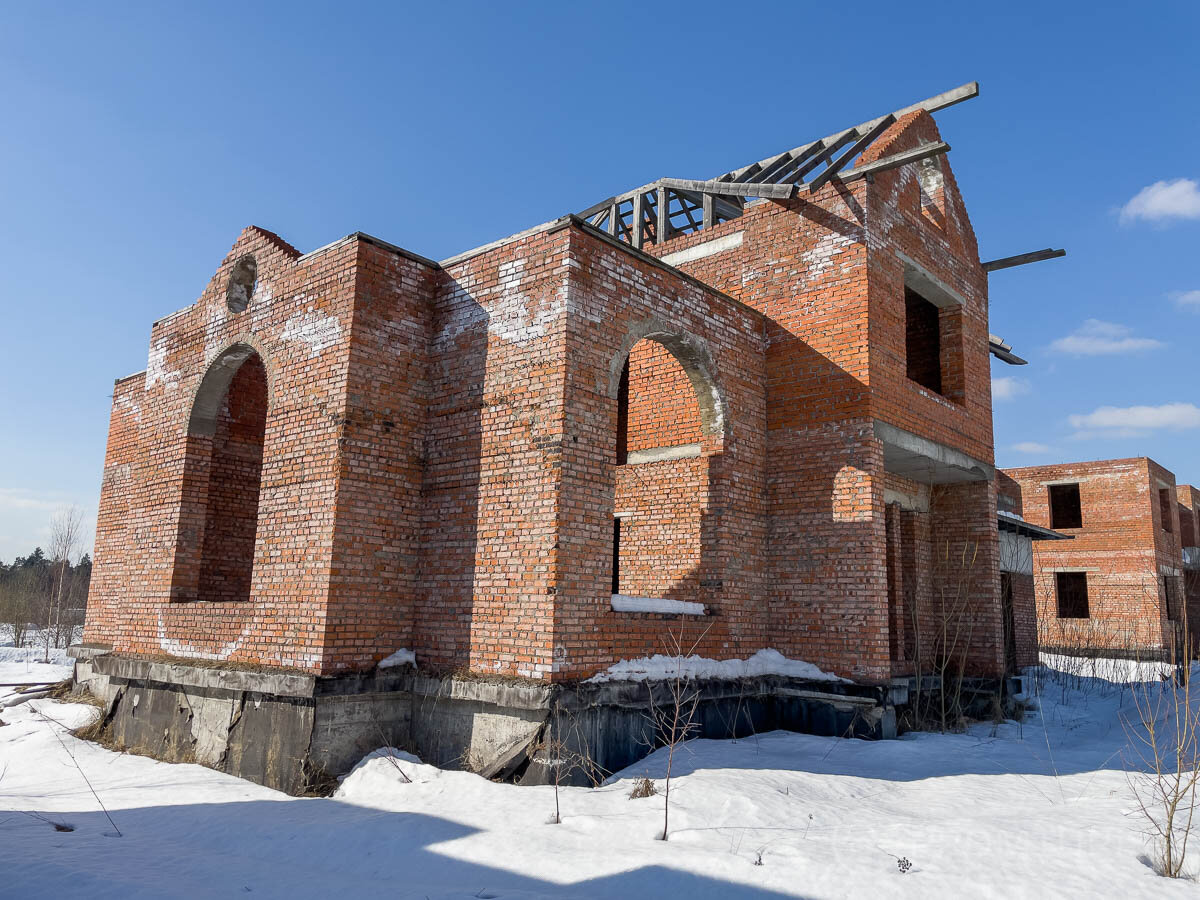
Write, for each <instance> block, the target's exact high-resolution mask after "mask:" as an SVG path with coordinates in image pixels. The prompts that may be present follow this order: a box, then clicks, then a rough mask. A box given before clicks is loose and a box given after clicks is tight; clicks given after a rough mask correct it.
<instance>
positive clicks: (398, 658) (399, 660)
mask: <svg viewBox="0 0 1200 900" xmlns="http://www.w3.org/2000/svg"><path fill="white" fill-rule="evenodd" d="M416 664H417V654H415V653H413V652H412V651H411V650H397V651H396V652H395V653H393V654H392V655H391V656H386V657H384V658H383V659H381V660H380V661H379V668H381V669H394V668H396V667H397V666H403V665H410V666H415V665H416Z"/></svg>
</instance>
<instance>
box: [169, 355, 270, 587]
mask: <svg viewBox="0 0 1200 900" xmlns="http://www.w3.org/2000/svg"><path fill="white" fill-rule="evenodd" d="M267 403H268V391H267V373H266V369H265V368H264V366H263V363H262V360H261V359H260V358H259V356H258V354H257V353H255V352H254V351H253V350H252V349H251V348H249V347H245V346H242V345H239V346H238V347H234V348H231V349H230V350H229V351H227V352H226V353H225V354H224V355H223V356H222V357H221V358H219V359H218V360H217V361H216V362H215V363H213V365H212V366H211V367H210V369H209V371H208V374H207V375H206V376H205V378H204V381H203V382H202V384H201V386H200V390H199V391H198V392H197V394H196V400H195V403H194V404H193V408H192V416H191V419H190V421H189V424H188V436H187V458H186V462H185V465H184V486H183V497H182V503H181V510H180V525H179V541H178V546H177V548H176V558H175V570H174V573H173V578H172V598H173V599H175V600H180V601H190V600H204V601H215V602H228V601H244V600H248V599H250V586H251V578H252V575H253V569H254V548H255V543H256V540H257V535H258V500H259V492H260V487H261V481H262V462H263V438H264V435H265V433H266V421H267Z"/></svg>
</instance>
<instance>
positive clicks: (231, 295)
mask: <svg viewBox="0 0 1200 900" xmlns="http://www.w3.org/2000/svg"><path fill="white" fill-rule="evenodd" d="M257 285H258V262H257V261H256V260H255V259H254V257H253V256H250V255H247V256H243V257H242V258H241V259H239V260H238V261H237V262H235V263H234V264H233V270H232V271H231V272H230V273H229V284H228V286H227V287H226V288H225V304H226V305H227V306H228V307H229V311H230V312H235V313H240V312H242V311H243V310H244V309H245V308H246V307H247V306H249V305H250V299H251V298H252V297H253V296H254V289H255V287H256V286H257Z"/></svg>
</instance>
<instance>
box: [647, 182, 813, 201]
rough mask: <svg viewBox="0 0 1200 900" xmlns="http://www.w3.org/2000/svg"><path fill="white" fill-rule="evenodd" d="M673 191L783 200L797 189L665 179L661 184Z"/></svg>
mask: <svg viewBox="0 0 1200 900" xmlns="http://www.w3.org/2000/svg"><path fill="white" fill-rule="evenodd" d="M660 183H661V184H662V185H663V186H664V187H669V188H670V189H671V190H673V191H692V192H694V193H699V194H704V193H707V194H716V195H718V196H722V197H767V198H770V199H772V200H782V199H786V198H788V197H791V196H792V195H793V194H794V193H795V188H794V187H793V186H792V185H790V184H758V183H756V182H745V183H741V184H736V183H734V182H731V181H693V180H691V179H688V178H664V179H662V181H661V182H660Z"/></svg>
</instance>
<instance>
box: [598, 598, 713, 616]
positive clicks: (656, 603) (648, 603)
mask: <svg viewBox="0 0 1200 900" xmlns="http://www.w3.org/2000/svg"><path fill="white" fill-rule="evenodd" d="M611 602H612V608H613V612H640V613H667V614H668V615H672V616H702V615H704V612H705V610H704V604H703V603H689V602H688V601H686V600H667V599H665V598H659V597H630V596H629V595H628V594H613V595H612V601H611Z"/></svg>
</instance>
